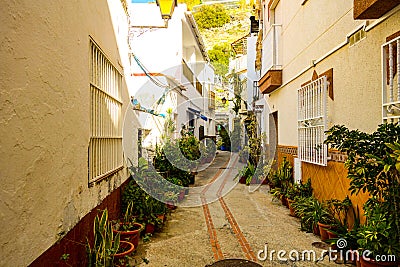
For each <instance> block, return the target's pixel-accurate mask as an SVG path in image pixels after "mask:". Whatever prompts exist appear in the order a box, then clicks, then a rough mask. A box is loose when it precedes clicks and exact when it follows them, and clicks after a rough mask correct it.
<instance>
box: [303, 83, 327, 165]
mask: <svg viewBox="0 0 400 267" xmlns="http://www.w3.org/2000/svg"><path fill="white" fill-rule="evenodd" d="M327 90H328V81H327V77H326V76H322V77H320V78H318V79H317V80H315V81H313V82H311V83H308V84H307V85H305V86H303V87H301V88H300V89H298V91H297V106H298V109H297V117H298V120H297V134H298V146H299V147H298V157H299V159H300V160H301V161H304V162H308V163H313V164H317V165H322V166H326V165H327V160H328V148H327V146H326V145H325V144H324V141H325V131H326V127H327V101H328V99H327Z"/></svg>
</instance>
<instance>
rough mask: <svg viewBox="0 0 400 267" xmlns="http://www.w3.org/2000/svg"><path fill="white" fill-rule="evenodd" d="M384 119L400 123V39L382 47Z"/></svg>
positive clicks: (387, 121) (384, 120) (388, 121)
mask: <svg viewBox="0 0 400 267" xmlns="http://www.w3.org/2000/svg"><path fill="white" fill-rule="evenodd" d="M382 69H383V71H382V76H383V77H382V117H383V122H384V123H385V122H386V123H396V122H400V37H397V38H395V39H393V40H391V41H389V42H387V43H385V44H383V45H382Z"/></svg>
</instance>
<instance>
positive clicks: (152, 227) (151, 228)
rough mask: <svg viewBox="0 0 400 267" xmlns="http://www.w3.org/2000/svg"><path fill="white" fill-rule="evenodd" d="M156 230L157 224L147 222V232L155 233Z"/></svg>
mask: <svg viewBox="0 0 400 267" xmlns="http://www.w3.org/2000/svg"><path fill="white" fill-rule="evenodd" d="M155 231H156V226H155V225H154V224H152V223H148V224H146V227H145V229H144V233H145V234H154V232H155Z"/></svg>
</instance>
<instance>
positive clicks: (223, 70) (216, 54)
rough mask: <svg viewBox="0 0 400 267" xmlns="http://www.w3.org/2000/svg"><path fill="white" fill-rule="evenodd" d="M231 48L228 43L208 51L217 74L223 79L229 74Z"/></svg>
mask: <svg viewBox="0 0 400 267" xmlns="http://www.w3.org/2000/svg"><path fill="white" fill-rule="evenodd" d="M230 54H231V46H230V45H229V44H228V43H222V44H216V45H214V47H213V48H212V49H211V50H208V57H209V58H210V61H211V64H212V65H213V66H214V68H215V73H216V74H217V75H220V76H222V77H224V76H225V74H227V73H228V69H229V57H230Z"/></svg>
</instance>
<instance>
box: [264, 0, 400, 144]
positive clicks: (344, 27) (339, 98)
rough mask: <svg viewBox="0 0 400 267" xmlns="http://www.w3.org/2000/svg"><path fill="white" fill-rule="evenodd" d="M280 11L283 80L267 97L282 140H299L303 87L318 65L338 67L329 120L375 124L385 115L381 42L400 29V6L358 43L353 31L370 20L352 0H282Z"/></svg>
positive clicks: (320, 70)
mask: <svg viewBox="0 0 400 267" xmlns="http://www.w3.org/2000/svg"><path fill="white" fill-rule="evenodd" d="M275 15H276V23H278V24H282V34H281V36H280V38H281V47H282V64H283V71H282V74H283V84H282V87H281V88H279V89H277V90H276V91H274V92H273V93H272V94H271V95H270V96H269V97H268V96H265V98H266V99H267V101H268V102H269V104H270V108H271V109H272V112H273V111H278V117H279V119H278V121H279V122H278V123H279V127H278V128H279V143H280V144H283V145H297V128H296V127H297V89H299V88H300V87H301V84H303V83H305V82H307V81H309V80H311V77H312V73H313V71H314V70H315V71H316V72H317V73H318V74H321V73H323V72H325V71H327V70H329V69H330V68H333V91H334V101H332V100H329V105H328V107H329V110H328V126H332V125H334V124H345V125H346V126H348V127H350V128H353V129H360V130H361V131H367V132H371V131H373V130H375V129H376V127H377V125H378V124H379V123H381V121H382V117H381V95H382V89H381V84H382V77H381V76H382V74H381V72H382V63H381V45H382V44H383V43H385V39H386V37H387V36H389V35H391V34H393V33H395V32H397V31H398V30H399V29H400V12H397V13H395V14H394V15H392V16H391V17H390V18H388V19H386V20H385V21H383V22H382V23H380V24H377V25H376V26H375V27H373V28H371V27H368V26H367V28H366V30H367V33H366V38H365V39H363V40H362V41H361V42H360V43H358V44H356V45H355V46H352V47H350V45H349V44H348V43H346V42H347V41H348V36H349V35H350V34H351V33H352V32H354V31H355V30H357V29H358V28H359V27H360V26H361V27H362V26H363V25H364V24H365V21H355V20H354V19H353V2H351V1H344V0H343V1H342V0H341V1H329V0H325V1H308V2H307V3H306V4H305V5H304V6H301V4H300V3H296V4H293V3H291V2H290V1H279V3H278V5H277V7H276V11H275ZM371 23H373V21H370V22H369V24H371ZM312 61H314V62H315V63H316V65H315V67H313V65H312Z"/></svg>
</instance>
